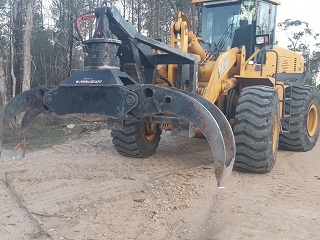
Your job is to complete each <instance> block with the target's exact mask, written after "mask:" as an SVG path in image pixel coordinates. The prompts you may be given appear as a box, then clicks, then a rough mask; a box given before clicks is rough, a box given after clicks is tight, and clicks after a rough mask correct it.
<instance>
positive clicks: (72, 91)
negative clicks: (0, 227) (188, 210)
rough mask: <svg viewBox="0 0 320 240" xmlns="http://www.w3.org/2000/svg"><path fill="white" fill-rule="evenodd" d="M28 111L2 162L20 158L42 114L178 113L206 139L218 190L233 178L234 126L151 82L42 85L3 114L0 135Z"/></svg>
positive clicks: (193, 98) (198, 102)
mask: <svg viewBox="0 0 320 240" xmlns="http://www.w3.org/2000/svg"><path fill="white" fill-rule="evenodd" d="M23 112H25V114H24V117H23V120H22V123H21V131H20V143H19V145H18V146H17V147H16V148H14V149H13V150H5V149H3V148H2V150H1V161H6V160H10V159H17V158H22V157H23V156H24V150H25V146H26V142H25V137H26V133H27V130H28V128H29V126H30V124H31V122H32V121H33V120H34V118H35V117H37V116H38V115H39V114H40V113H50V112H54V113H56V114H58V115H67V114H77V113H85V114H101V115H105V116H106V118H109V119H119V120H126V119H131V120H132V119H135V120H137V121H138V120H139V119H144V118H146V117H148V116H152V115H167V114H170V115H174V116H177V117H180V118H184V119H186V120H187V121H189V122H190V123H192V124H193V125H195V126H196V127H198V128H199V129H200V130H201V132H202V133H203V134H204V136H205V137H206V139H207V141H208V143H209V145H210V148H211V150H212V154H213V159H214V161H213V165H214V171H215V175H216V179H217V184H218V186H221V185H222V184H223V182H224V180H225V179H227V177H228V175H230V173H231V171H232V167H233V163H234V159H235V143H234V138H233V133H232V130H231V127H230V125H229V123H228V121H227V120H226V118H225V117H224V115H223V114H222V113H221V111H220V110H219V109H218V108H217V107H216V106H215V105H213V104H211V103H210V102H208V101H207V100H205V99H204V98H202V97H200V96H198V95H196V94H192V93H189V92H185V91H182V90H178V89H175V88H169V87H162V86H157V85H152V84H144V85H140V84H132V85H129V86H124V85H120V84H110V85H103V86H98V85H92V84H90V85H87V86H85V85H83V84H81V85H76V84H74V85H73V84H69V85H63V84H62V85H61V86H58V87H39V88H34V89H31V90H29V91H26V92H23V93H21V94H20V95H17V96H16V97H14V98H13V99H11V100H10V101H9V103H8V104H7V105H6V106H5V107H4V109H3V111H2V112H1V118H0V133H1V139H0V140H1V141H0V142H1V143H2V140H3V128H4V127H5V126H6V125H7V124H8V123H9V122H10V121H11V120H12V119H13V118H14V117H15V116H17V115H19V114H21V113H23Z"/></svg>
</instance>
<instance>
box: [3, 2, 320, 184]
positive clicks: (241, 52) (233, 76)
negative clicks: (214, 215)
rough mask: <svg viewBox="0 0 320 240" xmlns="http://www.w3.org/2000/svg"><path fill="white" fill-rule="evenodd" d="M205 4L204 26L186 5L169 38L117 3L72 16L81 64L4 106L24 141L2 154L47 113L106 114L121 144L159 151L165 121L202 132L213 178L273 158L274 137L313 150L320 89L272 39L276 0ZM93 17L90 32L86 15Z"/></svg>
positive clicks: (135, 153)
mask: <svg viewBox="0 0 320 240" xmlns="http://www.w3.org/2000/svg"><path fill="white" fill-rule="evenodd" d="M192 2H193V3H194V4H199V5H200V6H201V17H202V20H201V22H202V36H201V37H198V36H196V35H195V34H194V33H193V31H192V25H191V23H190V22H189V20H188V18H187V17H186V16H185V15H184V14H183V13H181V12H180V13H179V14H178V19H177V21H176V22H174V23H172V24H171V30H170V39H171V42H170V45H167V44H165V43H163V42H161V41H159V40H155V39H151V38H149V37H146V36H143V35H141V34H139V33H138V32H137V31H136V30H135V29H134V27H133V26H132V25H131V24H130V23H129V22H127V21H126V20H125V19H124V18H123V17H122V16H121V14H120V12H119V11H118V10H117V9H116V8H115V7H114V6H110V7H98V8H96V9H95V10H94V11H92V12H87V13H85V14H83V15H82V16H80V17H79V18H77V19H76V20H75V21H73V22H72V25H73V26H74V29H73V31H71V32H70V34H71V35H72V36H73V37H74V38H75V39H76V40H78V41H79V43H80V44H81V45H82V47H83V50H84V53H85V57H84V69H83V70H81V71H78V72H76V73H75V74H74V75H72V76H70V77H69V78H67V79H66V80H64V81H63V82H62V83H60V84H59V85H58V86H39V87H35V88H32V89H30V90H28V91H26V92H22V93H21V94H19V95H17V96H15V97H14V98H13V99H11V100H10V101H9V103H8V104H7V105H6V106H5V107H4V108H3V110H2V113H1V118H0V119H1V120H0V121H1V122H0V134H1V135H0V136H1V138H0V139H1V143H2V142H3V131H4V128H5V127H6V126H7V125H8V124H9V123H10V121H11V120H12V119H13V118H14V117H15V116H17V115H19V114H21V113H24V115H23V118H22V121H21V130H20V143H19V144H18V145H17V147H15V148H14V149H12V150H6V149H5V148H4V147H3V146H1V161H6V160H11V159H17V158H22V157H24V153H25V148H26V135H27V132H28V129H29V126H30V125H31V123H32V121H33V120H34V119H35V118H36V117H37V116H38V115H39V114H41V113H43V114H48V113H52V112H53V113H55V114H57V115H61V116H62V115H68V114H87V115H89V114H100V115H103V116H105V123H106V125H107V127H108V128H109V129H111V130H112V131H111V136H112V142H113V144H114V147H115V149H116V150H117V151H118V153H119V154H121V155H124V156H128V157H134V158H145V157H148V156H150V155H152V154H154V153H155V151H156V149H157V147H158V145H159V141H160V136H161V133H162V131H171V133H172V134H176V135H183V136H188V137H199V136H200V137H205V138H206V140H207V141H208V143H209V145H210V148H211V151H212V155H213V167H214V172H215V175H216V179H217V185H218V186H222V184H223V183H224V181H225V180H226V179H227V178H228V176H229V175H230V173H231V171H232V169H233V167H235V168H236V169H238V170H241V171H246V172H254V173H267V172H270V171H271V169H272V168H273V166H274V164H275V161H276V158H277V152H278V147H281V148H283V149H286V150H293V151H308V150H311V149H312V148H313V147H314V146H315V144H316V142H317V139H318V136H319V94H318V92H317V90H316V89H315V88H314V87H311V86H307V85H305V80H306V77H307V72H306V67H305V65H304V59H303V57H302V56H300V55H299V54H297V53H295V52H292V51H290V50H287V49H284V48H281V47H279V46H276V45H275V28H276V9H277V6H278V5H280V2H279V1H278V0H192ZM88 19H91V20H93V21H95V30H94V34H93V37H91V38H89V39H87V38H85V37H84V35H83V33H82V30H81V29H82V26H83V24H82V22H83V21H87V20H88Z"/></svg>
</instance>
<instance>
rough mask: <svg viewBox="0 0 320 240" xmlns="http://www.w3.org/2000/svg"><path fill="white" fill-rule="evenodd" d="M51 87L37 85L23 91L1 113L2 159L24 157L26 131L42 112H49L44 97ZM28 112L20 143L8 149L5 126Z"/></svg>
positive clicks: (0, 159)
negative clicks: (4, 145) (4, 146)
mask: <svg viewBox="0 0 320 240" xmlns="http://www.w3.org/2000/svg"><path fill="white" fill-rule="evenodd" d="M50 89H51V87H37V88H33V89H30V90H28V91H25V92H22V93H20V94H18V95H17V96H15V97H14V98H12V99H11V100H10V101H9V102H8V103H7V105H6V106H4V108H3V109H2V111H1V113H0V148H1V156H0V162H1V161H9V160H13V159H19V158H23V157H24V153H25V148H26V140H25V136H26V131H27V129H28V127H29V125H30V123H31V122H32V120H33V119H34V118H35V117H36V116H38V115H39V114H40V113H41V112H43V113H48V112H50V110H48V109H46V108H44V104H43V100H42V97H43V95H44V93H45V92H47V91H49V90H50ZM23 112H26V113H25V115H24V117H23V119H22V122H21V130H20V136H19V137H20V143H19V144H18V145H17V146H16V147H15V148H14V149H12V150H7V149H4V148H3V147H2V145H3V138H4V129H5V127H6V126H7V125H8V124H9V123H10V122H11V121H12V120H13V118H14V117H16V116H18V115H20V114H21V113H23Z"/></svg>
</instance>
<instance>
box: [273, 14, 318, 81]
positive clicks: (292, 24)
mask: <svg viewBox="0 0 320 240" xmlns="http://www.w3.org/2000/svg"><path fill="white" fill-rule="evenodd" d="M278 26H279V27H280V29H281V30H282V31H284V32H285V34H286V36H287V39H288V41H289V42H290V44H289V45H288V49H290V50H292V51H295V52H298V53H300V54H301V55H302V56H303V57H304V59H305V64H306V66H307V71H308V73H309V76H308V77H307V81H306V83H307V84H310V85H313V86H315V85H316V79H317V76H318V75H319V67H320V62H319V60H320V59H319V54H320V53H319V46H320V43H317V44H312V42H315V41H317V40H318V38H319V33H315V32H314V31H313V30H312V29H311V28H310V26H309V24H308V23H307V22H304V21H301V20H291V19H287V20H285V21H283V22H281V23H279V24H278Z"/></svg>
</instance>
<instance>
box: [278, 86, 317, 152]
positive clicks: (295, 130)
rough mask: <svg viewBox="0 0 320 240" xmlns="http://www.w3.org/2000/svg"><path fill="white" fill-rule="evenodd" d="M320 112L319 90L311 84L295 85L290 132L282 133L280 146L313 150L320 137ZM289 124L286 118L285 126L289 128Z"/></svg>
mask: <svg viewBox="0 0 320 240" xmlns="http://www.w3.org/2000/svg"><path fill="white" fill-rule="evenodd" d="M287 109H289V107H288V105H287ZM319 113H320V111H319V92H318V90H317V89H316V88H315V87H310V86H293V87H292V93H291V118H290V132H289V133H283V134H280V141H279V147H280V148H282V149H285V150H291V151H300V152H305V151H309V150H311V149H312V148H313V147H314V146H315V145H316V143H317V140H318V137H319V127H320V124H319V119H320V115H319ZM286 114H289V113H288V112H287V113H286ZM288 124H289V121H288V120H286V121H285V122H284V123H283V126H284V128H286V129H287V128H288Z"/></svg>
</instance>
